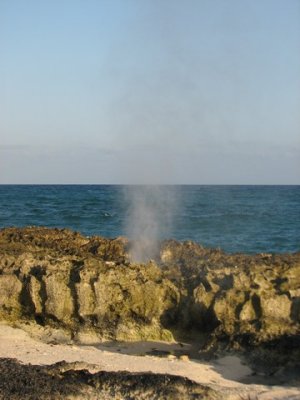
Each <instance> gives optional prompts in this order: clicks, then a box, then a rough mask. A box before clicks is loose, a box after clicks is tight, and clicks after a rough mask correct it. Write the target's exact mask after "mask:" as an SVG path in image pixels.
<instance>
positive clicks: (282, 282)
mask: <svg viewBox="0 0 300 400" xmlns="http://www.w3.org/2000/svg"><path fill="white" fill-rule="evenodd" d="M0 254H1V258H0V318H1V319H2V320H6V321H19V320H20V319H22V320H30V321H36V322H37V323H38V324H44V325H45V324H46V325H51V326H54V327H59V328H64V329H66V330H67V331H69V332H70V333H71V335H72V337H73V338H75V339H76V338H80V337H82V335H84V334H85V333H89V332H93V333H94V334H96V335H97V337H98V338H100V339H101V338H102V339H112V340H114V339H117V340H151V339H152V340H172V338H173V336H176V335H178V334H180V335H186V336H188V335H189V334H190V332H191V331H193V333H194V337H195V338H196V340H197V337H199V338H200V337H201V338H203V334H205V335H206V338H207V341H206V345H205V348H206V350H208V349H209V348H212V349H213V348H214V347H215V346H216V345H218V344H220V343H225V344H226V346H229V347H230V348H236V349H239V348H240V347H245V346H254V347H255V346H257V345H265V346H267V347H268V346H271V348H272V346H273V347H274V346H275V347H276V348H277V349H281V348H282V354H283V357H284V354H285V353H286V348H287V347H286V346H289V343H290V344H291V346H292V347H291V348H292V349H293V354H294V355H295V354H296V357H299V332H300V254H299V253H297V254H286V255H271V254H260V255H255V256H249V255H248V256H247V255H243V254H234V255H229V254H225V253H223V252H222V251H220V250H212V249H205V248H203V247H201V246H200V245H197V244H195V243H193V242H184V243H179V242H176V241H166V242H163V243H162V244H161V249H160V256H159V257H158V259H157V260H155V261H151V262H149V263H148V264H146V265H145V264H134V263H130V262H129V256H128V254H127V241H126V240H125V239H124V238H119V239H114V240H112V239H105V238H99V237H92V238H86V237H83V236H81V235H80V234H78V233H75V232H71V231H69V230H58V229H47V228H23V229H18V228H7V229H3V230H1V231H0ZM197 335H198V336H197Z"/></svg>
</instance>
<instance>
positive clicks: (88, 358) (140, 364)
mask: <svg viewBox="0 0 300 400" xmlns="http://www.w3.org/2000/svg"><path fill="white" fill-rule="evenodd" d="M185 346H186V350H187V353H188V350H189V349H188V345H185V344H178V343H175V344H168V343H154V342H153V343H151V342H148V343H145V342H138V343H111V342H110V343H104V344H99V343H98V344H94V345H77V344H54V343H45V342H42V341H40V340H37V339H36V338H33V337H31V336H29V334H28V333H27V332H25V331H24V330H22V329H19V328H13V327H11V326H8V325H5V324H0V357H1V358H15V359H17V360H19V361H20V362H22V363H26V364H33V365H49V364H53V363H56V362H58V361H63V360H65V361H67V362H75V361H77V362H83V363H88V364H91V365H90V367H89V370H90V371H91V372H96V371H99V370H105V371H121V370H122V371H130V372H146V371H147V372H148V371H151V372H155V373H162V374H164V373H169V374H174V375H180V376H185V377H188V378H189V379H192V380H194V381H196V382H198V383H201V384H203V385H208V386H210V387H212V388H214V389H217V390H220V391H222V393H224V398H230V399H258V400H279V399H280V400H283V399H290V400H296V399H300V388H299V387H289V386H270V385H261V384H260V385H258V384H251V383H250V384H249V383H248V384H245V383H242V381H246V380H247V381H248V382H251V376H252V370H251V369H250V368H249V367H248V366H247V365H244V363H243V362H242V360H241V359H240V358H238V357H237V356H234V355H227V356H225V357H221V358H219V359H217V360H214V361H210V362H203V361H199V360H195V359H191V358H189V357H187V356H184V352H185ZM179 350H181V353H182V356H181V359H179V358H178V357H175V356H172V355H170V353H171V352H173V353H175V354H176V351H179ZM147 353H148V354H147ZM150 354H162V355H165V356H164V357H159V356H154V355H150Z"/></svg>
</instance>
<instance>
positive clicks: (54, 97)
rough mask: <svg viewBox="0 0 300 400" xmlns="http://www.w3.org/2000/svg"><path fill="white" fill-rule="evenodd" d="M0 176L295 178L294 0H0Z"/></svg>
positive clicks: (299, 96)
mask: <svg viewBox="0 0 300 400" xmlns="http://www.w3.org/2000/svg"><path fill="white" fill-rule="evenodd" d="M0 49H1V62H0V110H1V111H0V139H1V140H0V183H187V184H191V183H195V184H300V111H299V110H300V1H299V0H244V1H241V0H226V1H224V0H187V1H177V0H98V1H93V0H85V1H83V0H82V1H79V0H59V1H58V0H53V1H37V0H27V1H23V0H19V1H18V0H1V1H0Z"/></svg>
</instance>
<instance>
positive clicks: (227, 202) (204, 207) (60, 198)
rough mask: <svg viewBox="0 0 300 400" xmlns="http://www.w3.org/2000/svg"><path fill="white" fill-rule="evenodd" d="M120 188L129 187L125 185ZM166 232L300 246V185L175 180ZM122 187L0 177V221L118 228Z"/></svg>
mask: <svg viewBox="0 0 300 400" xmlns="http://www.w3.org/2000/svg"><path fill="white" fill-rule="evenodd" d="M127 190H130V188H129V189H128V188H127ZM165 190H166V191H167V192H169V196H176V197H178V199H179V200H178V201H177V207H176V209H175V212H174V215H173V226H172V228H171V229H170V231H169V232H168V238H174V239H178V240H193V241H196V242H198V243H200V244H202V245H204V246H208V247H219V248H221V249H223V250H225V251H227V252H245V253H260V252H275V253H283V252H296V251H299V250H300V186H176V187H174V186H173V187H166V188H165ZM127 211H128V203H127V202H126V201H125V199H124V187H122V186H110V185H24V186H23V185H0V227H7V226H19V227H21V226H27V225H30V226H32V225H42V226H48V227H61V228H62V227H67V228H71V229H73V230H77V231H79V232H81V233H83V234H85V235H89V236H90V235H101V236H106V237H116V236H120V235H125V234H126V230H125V224H126V215H127Z"/></svg>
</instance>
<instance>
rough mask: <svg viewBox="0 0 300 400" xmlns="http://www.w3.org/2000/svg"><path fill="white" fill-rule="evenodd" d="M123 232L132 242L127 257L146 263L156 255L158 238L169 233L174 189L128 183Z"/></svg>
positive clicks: (173, 208)
mask: <svg viewBox="0 0 300 400" xmlns="http://www.w3.org/2000/svg"><path fill="white" fill-rule="evenodd" d="M125 198H126V200H127V204H128V214H127V225H126V234H127V236H128V237H129V239H130V241H131V246H130V258H131V261H133V262H146V261H149V260H150V259H153V258H156V256H157V253H158V251H159V241H160V240H161V239H163V238H166V237H169V236H170V234H171V229H172V223H173V217H174V212H175V209H176V193H175V188H174V187H171V186H156V185H137V186H127V187H126V189H125Z"/></svg>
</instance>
